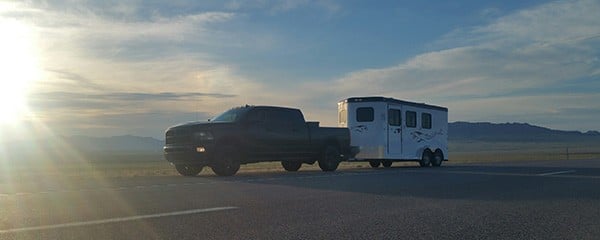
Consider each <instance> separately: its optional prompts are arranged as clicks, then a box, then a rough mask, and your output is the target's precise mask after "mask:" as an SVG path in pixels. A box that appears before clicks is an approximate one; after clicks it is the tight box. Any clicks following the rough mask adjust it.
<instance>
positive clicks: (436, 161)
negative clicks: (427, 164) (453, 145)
mask: <svg viewBox="0 0 600 240" xmlns="http://www.w3.org/2000/svg"><path fill="white" fill-rule="evenodd" d="M442 161H444V154H443V153H442V151H441V150H439V149H438V150H435V153H433V158H432V160H431V166H433V167H439V166H442Z"/></svg>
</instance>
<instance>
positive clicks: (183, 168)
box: [175, 164, 203, 177]
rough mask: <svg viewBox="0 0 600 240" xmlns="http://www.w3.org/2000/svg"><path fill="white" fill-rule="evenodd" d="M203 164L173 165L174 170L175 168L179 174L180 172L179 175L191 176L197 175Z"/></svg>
mask: <svg viewBox="0 0 600 240" xmlns="http://www.w3.org/2000/svg"><path fill="white" fill-rule="evenodd" d="M202 168H203V166H193V165H180V164H178V165H175V170H177V172H178V173H179V174H181V176H186V177H193V176H196V175H198V173H200V172H201V171H202Z"/></svg>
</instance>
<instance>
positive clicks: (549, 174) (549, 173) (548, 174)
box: [536, 170, 575, 176]
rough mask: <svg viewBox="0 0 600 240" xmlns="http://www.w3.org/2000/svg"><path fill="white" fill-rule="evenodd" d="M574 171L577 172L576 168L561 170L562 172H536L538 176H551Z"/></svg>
mask: <svg viewBox="0 0 600 240" xmlns="http://www.w3.org/2000/svg"><path fill="white" fill-rule="evenodd" d="M573 172H575V170H568V171H560V172H548V173H540V174H536V176H551V175H558V174H563V173H573Z"/></svg>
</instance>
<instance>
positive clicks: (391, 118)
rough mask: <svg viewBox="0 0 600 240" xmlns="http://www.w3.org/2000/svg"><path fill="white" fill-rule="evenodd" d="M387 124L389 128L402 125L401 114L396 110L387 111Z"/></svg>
mask: <svg viewBox="0 0 600 240" xmlns="http://www.w3.org/2000/svg"><path fill="white" fill-rule="evenodd" d="M388 124H389V125H390V126H401V125H402V113H401V112H400V110H398V109H389V110H388Z"/></svg>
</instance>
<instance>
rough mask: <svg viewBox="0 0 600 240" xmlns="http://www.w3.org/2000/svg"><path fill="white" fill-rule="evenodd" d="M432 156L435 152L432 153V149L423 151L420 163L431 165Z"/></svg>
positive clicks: (424, 165)
mask: <svg viewBox="0 0 600 240" xmlns="http://www.w3.org/2000/svg"><path fill="white" fill-rule="evenodd" d="M432 157H433V153H431V150H429V149H427V150H425V151H424V152H423V155H422V156H421V161H419V165H421V167H429V165H430V164H431V158H432Z"/></svg>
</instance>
